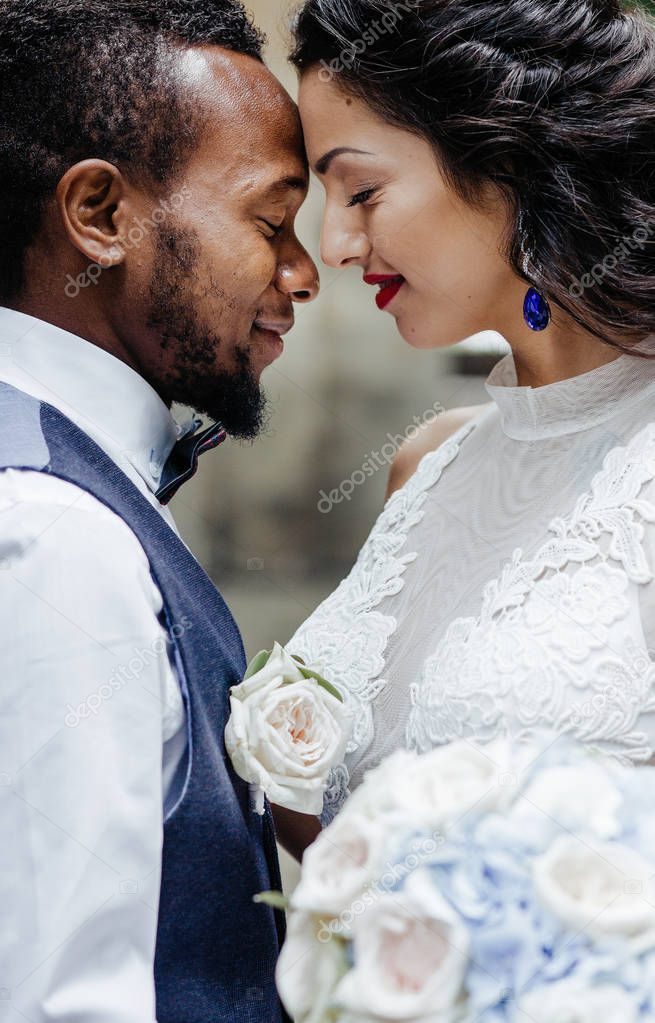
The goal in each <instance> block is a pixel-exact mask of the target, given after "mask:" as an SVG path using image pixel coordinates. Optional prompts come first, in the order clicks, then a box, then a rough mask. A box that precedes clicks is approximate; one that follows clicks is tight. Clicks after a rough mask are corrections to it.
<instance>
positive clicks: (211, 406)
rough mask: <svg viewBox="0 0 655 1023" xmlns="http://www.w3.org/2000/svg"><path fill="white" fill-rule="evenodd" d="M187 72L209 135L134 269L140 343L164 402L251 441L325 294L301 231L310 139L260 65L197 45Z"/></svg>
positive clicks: (149, 374)
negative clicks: (284, 358) (293, 340)
mask: <svg viewBox="0 0 655 1023" xmlns="http://www.w3.org/2000/svg"><path fill="white" fill-rule="evenodd" d="M184 73H185V74H187V75H188V76H189V80H190V83H191V84H194V85H196V86H198V85H200V87H201V88H202V94H203V98H204V103H205V106H206V109H205V110H204V111H203V114H204V120H205V131H204V136H203V138H202V141H201V142H200V144H199V146H198V147H197V149H196V151H195V153H194V154H193V155H192V156H191V159H190V160H189V162H188V164H187V166H186V168H185V170H184V172H183V174H182V175H181V177H180V178H179V179H178V180H177V181H176V183H175V185H174V186H173V188H172V189H171V192H170V194H169V201H170V205H171V207H176V209H174V211H173V212H170V213H168V214H167V215H166V218H165V219H164V220H163V221H162V222H161V224H160V226H159V227H158V228H157V230H156V231H155V232H154V233H153V234H154V237H153V238H152V239H151V244H150V251H149V254H148V258H147V260H143V261H142V262H137V263H136V264H135V265H134V266H133V267H132V268H131V269H132V270H133V271H134V275H133V276H132V275H131V276H132V280H133V286H134V291H133V292H132V294H133V295H134V294H138V295H140V296H142V295H144V294H145V295H147V303H148V305H147V308H146V309H145V310H143V313H144V315H143V317H142V318H141V319H142V321H143V320H144V319H145V331H144V333H143V334H142V335H141V337H139V338H138V339H135V344H137V345H138V354H139V359H140V362H141V367H140V368H141V371H142V372H143V375H144V376H145V377H146V378H147V379H148V380H149V381H150V382H151V383H152V384H153V386H154V387H155V389H156V390H157V391H158V392H159V393H160V394H161V395H162V397H164V398H165V399H166V400H168V401H179V402H182V403H184V404H187V405H191V406H193V407H194V408H196V409H198V410H199V411H202V412H206V413H208V414H209V415H211V416H212V417H214V418H216V419H221V420H222V421H223V422H224V423H225V425H226V427H227V429H228V431H229V432H230V433H232V434H233V435H235V436H243V437H252V436H254V435H255V434H256V433H257V432H258V430H259V428H260V426H261V421H262V413H263V408H264V404H265V402H264V398H263V396H262V393H261V391H260V384H259V379H260V376H261V373H262V371H263V370H264V369H265V368H266V367H267V366H269V365H270V364H271V363H272V362H273V361H274V360H275V359H277V358H278V357H279V355H280V354H281V353H282V350H283V341H282V335H283V334H284V333H286V332H287V331H288V330H289V329H290V328H291V326H292V325H293V320H294V310H293V306H294V303H296V302H307V301H310V300H311V299H313V298H314V297H315V296H316V293H317V290H318V273H317V270H316V266H315V265H314V263H313V261H312V260H311V258H310V257H309V255H308V254H307V252H306V251H305V249H304V248H303V247H302V245H300V243H299V242H298V239H297V238H296V236H295V233H294V221H295V217H296V214H297V212H298V209H299V208H300V206H301V204H302V203H303V201H304V199H305V196H306V192H307V166H306V159H305V153H304V146H303V140H302V132H301V128H300V122H299V118H298V114H297V109H296V106H295V104H294V103H293V102H292V101H291V99H290V98H289V96H288V95H287V93H286V92H285V91H284V90H283V89H282V87H281V86H280V84H279V82H278V81H277V80H276V79H275V78H274V77H273V75H271V73H270V72H269V71H268V70H267V69H266V68H265V67H263V66H262V65H261V64H259V63H258V62H257V61H255V60H253V59H251V58H249V57H245V56H241V55H237V54H232V53H228V52H227V51H225V50H222V49H220V48H218V47H207V48H194V49H193V50H192V51H190V54H189V60H188V66H187V67H186V68H185V72H184ZM194 78H195V81H194ZM171 200H172V201H171ZM155 209H156V204H152V206H151V210H152V211H154V210H155ZM160 217H161V214H160ZM155 219H156V218H155ZM141 255H142V254H141Z"/></svg>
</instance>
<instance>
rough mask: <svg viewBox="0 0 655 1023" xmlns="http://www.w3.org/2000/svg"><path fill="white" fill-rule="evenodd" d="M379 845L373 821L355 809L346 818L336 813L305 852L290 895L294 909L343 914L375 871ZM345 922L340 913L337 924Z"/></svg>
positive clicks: (378, 863)
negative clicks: (300, 871)
mask: <svg viewBox="0 0 655 1023" xmlns="http://www.w3.org/2000/svg"><path fill="white" fill-rule="evenodd" d="M383 845H384V835H383V834H381V833H380V825H379V824H378V823H377V822H376V821H374V820H371V819H369V818H368V817H365V816H364V815H363V814H360V813H357V812H353V813H349V814H348V817H347V819H346V818H345V817H342V816H337V817H336V818H335V820H334V821H333V822H332V824H330V826H329V828H326V829H325V831H323V832H322V834H320V835H319V837H318V838H317V839H316V841H315V842H313V843H312V845H310V846H309V848H308V849H307V850H306V852H305V855H304V857H303V869H302V877H301V879H300V882H299V884H298V886H297V888H296V890H295V891H294V893H293V895H292V897H291V904H292V906H293V907H294V909H301V910H308V911H311V912H313V913H319V914H321V915H323V916H325V917H330V918H336V917H338V916H339V915H340V914H345V912H346V911H348V910H349V909H350V908H351V907H352V904H353V903H354V902H355V900H356V899H358V898H361V896H362V894H363V892H364V889H365V888H366V886H367V884H369V883H370V882H372V881H373V880H374V879H375V878H376V876H377V875H378V874H379V872H380V869H381V867H382V863H381V860H380V853H381V850H382V848H383ZM347 924H348V920H347V919H346V918H345V917H344V919H343V920H342V921H341V925H342V926H343V925H345V926H347ZM326 926H327V924H326ZM333 930H334V932H335V933H337V932H338V931H339V930H340V927H339V926H335V927H334V928H333Z"/></svg>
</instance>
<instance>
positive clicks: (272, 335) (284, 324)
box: [253, 319, 294, 358]
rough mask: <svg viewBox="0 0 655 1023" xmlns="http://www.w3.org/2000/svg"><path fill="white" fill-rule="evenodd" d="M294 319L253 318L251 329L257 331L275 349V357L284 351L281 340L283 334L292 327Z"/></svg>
mask: <svg viewBox="0 0 655 1023" xmlns="http://www.w3.org/2000/svg"><path fill="white" fill-rule="evenodd" d="M293 324H294V320H293V319H289V320H263V319H261V320H255V322H254V323H253V330H255V331H257V334H258V335H259V337H260V338H262V340H264V341H266V342H268V344H270V345H272V346H273V348H274V350H275V357H276V358H277V356H278V355H282V352H283V351H284V341H283V340H282V335H283V334H288V332H289V331H290V330H291V328H292V327H293Z"/></svg>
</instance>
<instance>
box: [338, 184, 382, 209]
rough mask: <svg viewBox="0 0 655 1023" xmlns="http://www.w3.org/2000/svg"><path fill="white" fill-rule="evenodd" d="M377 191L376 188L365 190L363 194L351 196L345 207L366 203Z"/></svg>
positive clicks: (358, 193)
mask: <svg viewBox="0 0 655 1023" xmlns="http://www.w3.org/2000/svg"><path fill="white" fill-rule="evenodd" d="M377 191H379V189H377V188H365V189H364V191H363V192H357V194H356V195H353V196H351V198H350V200H349V201H348V202H347V203H346V206H348V207H352V206H361V205H362V203H365V202H368V200H369V199H372V198H373V196H374V195H375V193H376V192H377Z"/></svg>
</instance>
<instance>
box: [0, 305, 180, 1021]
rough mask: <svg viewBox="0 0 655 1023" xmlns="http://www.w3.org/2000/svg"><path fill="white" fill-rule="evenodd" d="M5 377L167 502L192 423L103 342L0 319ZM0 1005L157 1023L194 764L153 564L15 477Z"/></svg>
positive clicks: (6, 543)
mask: <svg viewBox="0 0 655 1023" xmlns="http://www.w3.org/2000/svg"><path fill="white" fill-rule="evenodd" d="M0 380H2V381H4V382H7V383H9V384H12V385H13V386H15V387H17V388H19V389H20V390H22V391H25V392H27V393H28V394H30V395H33V396H34V397H36V398H38V399H40V400H42V401H45V402H48V403H49V404H51V405H53V406H55V407H56V408H57V409H59V410H60V411H61V412H62V413H63V414H64V415H66V416H67V417H68V418H69V419H71V420H72V421H73V422H74V423H76V424H77V425H78V426H79V427H80V428H81V429H82V430H84V432H85V433H86V434H88V435H89V436H90V437H91V438H92V439H93V440H94V441H95V442H96V443H97V444H98V445H99V446H100V447H101V448H102V449H103V450H104V451H105V452H106V453H107V454H108V455H109V456H110V458H112V459H113V461H114V462H116V463H117V464H118V465H119V466H120V468H121V469H122V470H123V471H124V472H125V473H126V475H127V476H129V478H130V479H131V480H132V481H133V482H134V484H135V485H136V486H137V487H138V489H139V490H140V491H141V493H142V494H143V495H144V496H145V497H146V498H147V499H148V500H149V501H150V502H151V504H152V505H153V506H154V507H155V508H157V509H158V511H159V512H160V513H161V514H162V516H163V517H164V518H165V520H166V521H167V522H168V524H169V525H170V527H171V529H172V530H175V523H174V521H173V518H172V516H171V515H170V512H168V511H167V510H166V509H165V508H163V507H162V506H161V505H160V504H159V502H158V500H157V498H156V496H155V491H156V489H157V486H158V484H159V480H160V476H161V471H162V468H163V465H164V463H165V461H166V459H167V457H168V455H169V454H170V451H171V449H172V447H173V445H174V443H175V441H176V439H177V438H178V436H180V435H181V433H182V432H183V431H184V429H185V427H184V426H182V427H181V426H178V425H177V424H176V422H175V420H174V418H173V416H172V414H171V412H170V411H169V409H168V408H167V407H166V405H165V404H164V403H163V402H162V400H161V399H160V398H159V396H158V395H157V394H156V393H155V391H154V390H153V389H152V388H151V387H150V385H149V384H148V383H147V382H146V381H145V380H143V379H142V378H141V377H140V376H139V375H138V374H137V373H136V372H134V371H133V370H132V369H131V368H130V367H129V366H127V365H126V364H124V363H123V362H121V361H120V360H118V359H116V358H114V357H113V356H112V355H109V354H107V353H106V352H104V351H102V350H101V349H100V348H98V347H96V346H95V345H93V344H91V343H89V342H88V341H85V340H83V339H81V338H79V337H75V336H74V335H72V334H69V333H67V332H66V331H64V330H61V329H59V328H58V327H54V326H52V325H51V324H48V323H44V322H43V321H41V320H37V319H34V318H32V317H29V316H25V315H23V314H21V313H16V312H14V311H12V310H8V309H0ZM0 601H1V605H0V607H1V612H2V613H1V615H0V661H1V665H2V667H1V670H0V678H1V679H2V682H1V686H2V688H1V690H0V692H1V694H2V696H1V706H0V805H1V807H2V810H1V814H2V825H3V827H2V831H3V838H2V842H1V843H0V849H1V852H0V892H1V896H0V905H1V906H2V927H0V1010H1V1009H4V1014H3V1015H2V1018H3V1020H5V1019H9V1020H12V1021H13V1020H14V1019H15V1020H16V1021H20V1023H24V1021H25V1020H28V1021H31V1023H41V1021H45V1020H48V1021H49V1023H50V1021H55V1020H61V1021H64V1020H65V1021H66V1023H101V1021H102V1023H153V1021H154V1020H155V993H154V978H153V961H154V950H155V940H156V929H157V913H158V901H159V886H160V873H161V848H162V829H163V820H164V804H165V803H166V802H168V801H169V800H170V799H171V795H173V796H174V795H175V794H176V793H175V792H174V791H173V790H174V789H175V787H176V786H177V785H178V784H179V774H183V771H181V772H180V773H179V774H178V775H177V777H176V770H177V768H178V767H179V766H180V764H181V761H182V759H183V758H184V757H185V754H186V744H187V738H186V721H185V713H184V706H183V702H182V697H181V692H180V688H179V684H178V680H177V677H176V674H175V670H174V668H173V666H172V664H171V660H170V651H169V649H168V648H167V643H166V634H165V632H164V630H163V628H162V625H161V620H160V617H159V616H160V614H161V612H162V606H163V602H162V597H161V594H160V593H159V591H158V589H157V587H156V586H155V585H154V583H153V580H152V578H151V575H150V571H149V565H148V560H147V558H146V555H145V552H144V550H143V548H142V546H141V544H140V543H139V541H138V540H137V538H136V536H135V535H134V534H133V533H132V531H131V530H130V529H129V527H128V526H127V525H126V524H125V523H124V522H123V520H122V519H121V518H120V517H118V516H117V515H116V514H114V513H113V512H112V511H110V510H109V509H108V508H107V507H105V506H104V505H102V504H101V503H100V502H99V501H97V500H96V499H95V498H94V497H92V496H91V495H90V494H88V493H86V492H85V491H82V490H81V489H79V488H78V487H75V486H73V485H72V484H69V483H66V482H64V481H62V480H59V479H57V478H55V477H52V476H49V475H47V474H44V473H38V472H33V471H20V470H7V471H6V472H4V473H0Z"/></svg>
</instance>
